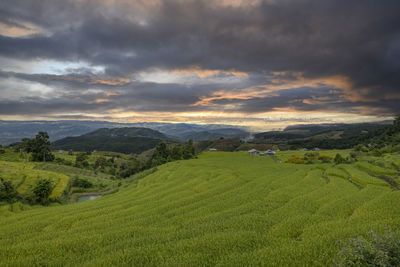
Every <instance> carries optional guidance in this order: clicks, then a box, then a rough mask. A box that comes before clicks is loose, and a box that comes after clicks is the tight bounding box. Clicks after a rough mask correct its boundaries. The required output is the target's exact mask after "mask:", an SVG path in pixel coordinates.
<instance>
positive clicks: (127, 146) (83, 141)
mask: <svg viewBox="0 0 400 267" xmlns="http://www.w3.org/2000/svg"><path fill="white" fill-rule="evenodd" d="M165 139H167V137H166V136H165V135H164V134H162V133H160V132H158V131H155V130H151V129H147V128H139V127H126V128H113V129H108V128H102V129H99V130H96V131H94V132H90V133H88V134H84V135H81V136H76V137H66V138H63V139H60V140H57V141H55V142H53V143H52V148H53V149H62V150H74V151H93V150H98V151H113V152H120V153H135V154H136V153H141V152H143V151H146V150H148V149H151V148H154V147H155V146H156V145H157V144H158V143H159V142H160V141H161V140H165Z"/></svg>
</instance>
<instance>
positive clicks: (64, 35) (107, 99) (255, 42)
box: [0, 0, 400, 129]
mask: <svg viewBox="0 0 400 267" xmlns="http://www.w3.org/2000/svg"><path fill="white" fill-rule="evenodd" d="M399 14H400V1H399V0H375V1H374V0H357V1H356V0H324V1H321V0H267V1H261V0H260V1H259V0H254V1H253V0H243V1H242V0H221V1H209V0H135V1H133V0H132V1H131V0H103V1H101V0H93V1H90V0H88V1H86V0H40V1H38V0H1V2H0V119H18V120H33V119H51V120H54V119H90V120H110V121H120V122H136V121H164V122H197V123H228V124H238V125H247V126H252V127H255V128H259V129H272V128H279V127H282V126H285V125H288V124H293V123H321V122H359V121H374V120H384V119H390V118H392V117H393V116H396V115H397V114H399V113H400V89H399V86H400V15H399Z"/></svg>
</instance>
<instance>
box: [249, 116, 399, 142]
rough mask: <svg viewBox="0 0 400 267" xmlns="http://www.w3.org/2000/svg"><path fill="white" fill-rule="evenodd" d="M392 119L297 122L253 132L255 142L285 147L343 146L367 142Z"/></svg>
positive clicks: (380, 132)
mask: <svg viewBox="0 0 400 267" xmlns="http://www.w3.org/2000/svg"><path fill="white" fill-rule="evenodd" d="M390 124H391V122H389V121H385V122H378V123H355V124H319V125H296V126H290V127H287V128H286V129H285V130H283V131H281V132H278V131H274V132H265V133H259V134H256V135H255V139H254V140H253V141H252V142H254V143H269V144H276V145H279V147H280V148H284V149H296V148H308V149H311V148H316V147H318V148H323V149H333V148H337V149H344V148H352V147H354V146H356V145H358V144H365V143H367V144H368V143H370V142H372V140H373V139H374V138H375V137H377V136H380V135H381V134H382V133H383V132H384V131H385V129H386V128H387V127H389V125H390Z"/></svg>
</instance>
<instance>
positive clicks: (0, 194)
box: [0, 177, 17, 202]
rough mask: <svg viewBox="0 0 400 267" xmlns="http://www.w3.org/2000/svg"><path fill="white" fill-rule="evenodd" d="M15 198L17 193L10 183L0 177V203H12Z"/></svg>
mask: <svg viewBox="0 0 400 267" xmlns="http://www.w3.org/2000/svg"><path fill="white" fill-rule="evenodd" d="M16 197H17V191H16V190H15V188H14V186H13V185H12V183H11V182H10V181H6V180H4V179H3V178H2V177H0V201H7V202H13V201H14V200H15V198H16Z"/></svg>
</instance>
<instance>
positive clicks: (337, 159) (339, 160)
mask: <svg viewBox="0 0 400 267" xmlns="http://www.w3.org/2000/svg"><path fill="white" fill-rule="evenodd" d="M333 161H334V162H335V164H336V165H337V164H341V163H346V162H347V161H346V159H345V158H343V157H342V155H340V154H339V153H337V154H336V156H335V158H334V159H333Z"/></svg>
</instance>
